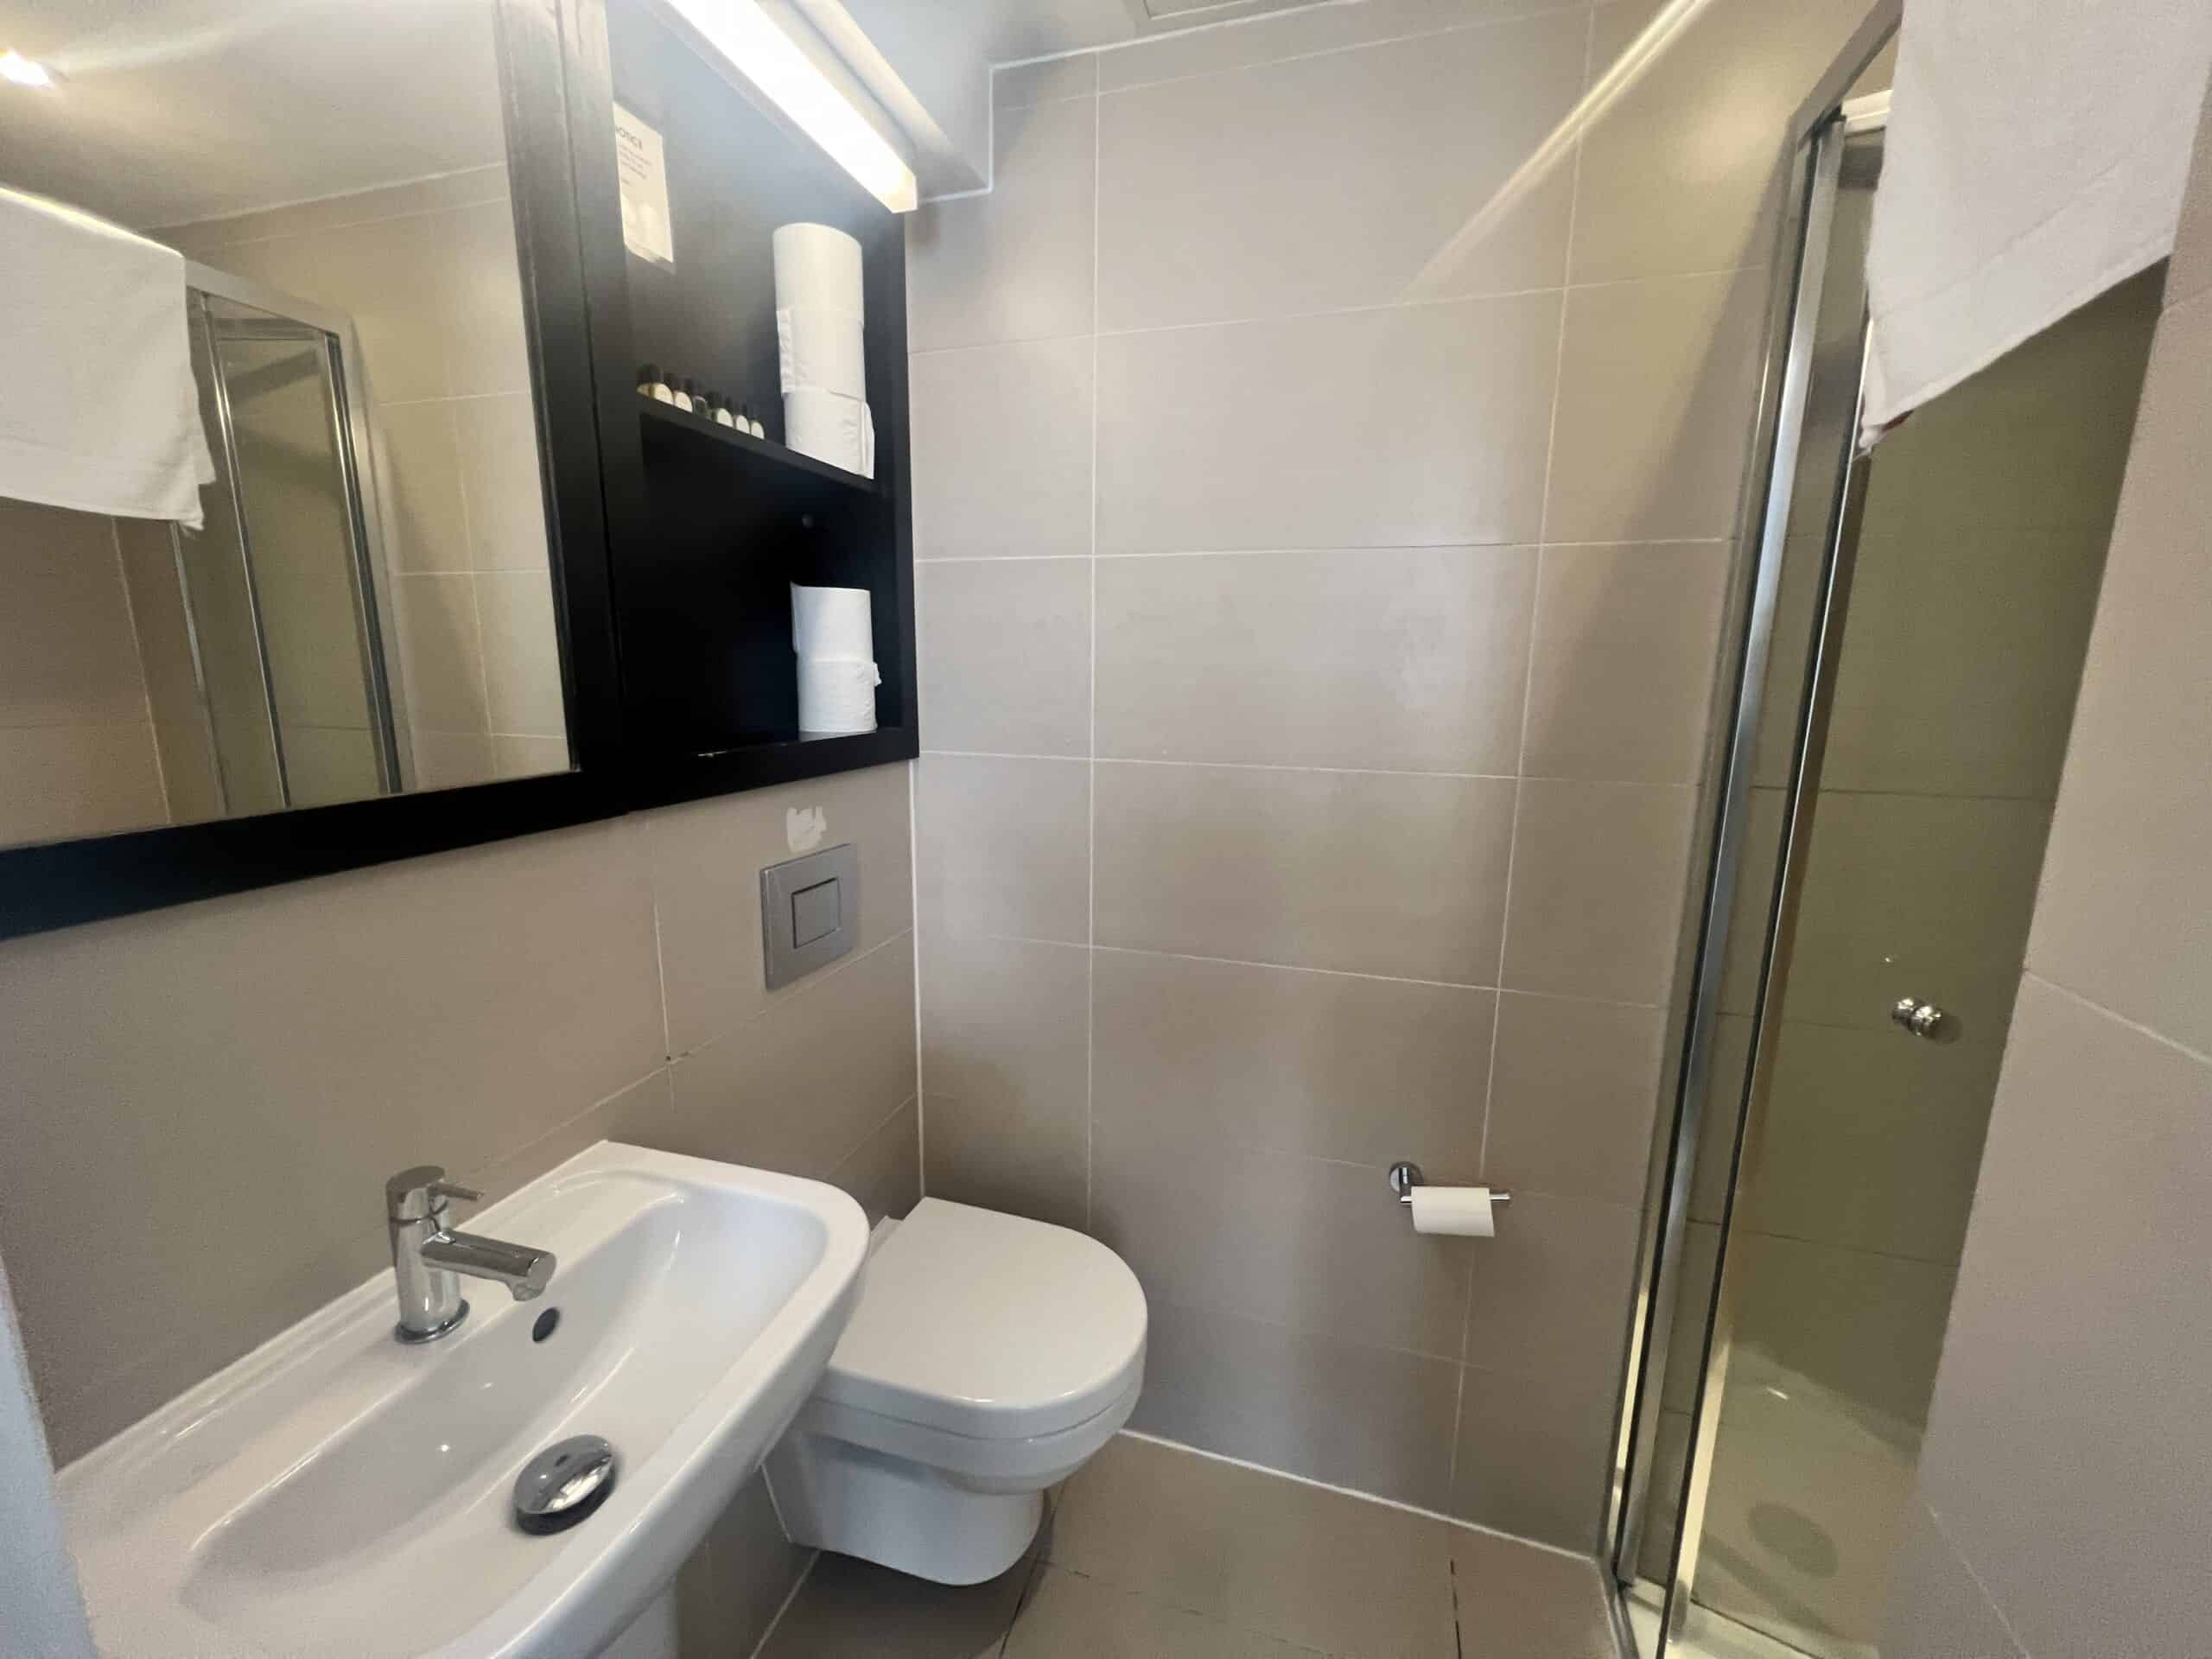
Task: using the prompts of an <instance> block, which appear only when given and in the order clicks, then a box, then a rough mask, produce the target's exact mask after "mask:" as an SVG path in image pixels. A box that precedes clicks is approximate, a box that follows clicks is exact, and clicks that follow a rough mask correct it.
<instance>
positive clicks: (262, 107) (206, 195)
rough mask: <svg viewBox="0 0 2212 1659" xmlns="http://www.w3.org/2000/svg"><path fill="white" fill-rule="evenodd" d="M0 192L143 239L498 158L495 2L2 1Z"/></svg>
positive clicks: (501, 153) (501, 144) (501, 155)
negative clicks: (43, 200)
mask: <svg viewBox="0 0 2212 1659" xmlns="http://www.w3.org/2000/svg"><path fill="white" fill-rule="evenodd" d="M0 47H13V48H15V49H16V50H17V51H19V52H21V53H22V54H23V55H24V56H25V57H28V58H31V59H34V60H37V61H38V62H40V63H42V64H44V65H45V66H46V67H48V69H49V70H51V71H53V72H54V73H55V74H56V75H58V76H59V77H60V78H61V84H60V86H58V87H57V88H56V89H55V90H54V91H52V92H40V91H31V90H27V89H24V88H21V87H16V86H7V85H4V84H0V182H5V183H8V184H11V185H16V186H19V187H21V188H24V189H28V190H33V191H36V192H38V193H39V194H42V195H50V196H55V197H59V198H60V199H61V200H67V201H70V202H73V203H75V204H76V205H78V206H79V207H86V208H88V209H90V210H91V211H92V212H94V213H101V214H104V215H105V216H106V217H108V218H110V219H116V220H118V222H120V223H122V224H124V225H127V226H133V227H134V228H139V229H144V228H149V227H151V226H168V225H178V224H184V223H188V222H189V221H191V220H194V219H212V218H219V217H223V216H226V215H229V214H232V213H244V212H247V211H249V210H251V209H254V208H258V207H275V206H277V205H279V204H282V203H285V202H294V201H305V200H314V199H315V198H318V197H321V196H330V195H339V194H346V193H347V192H351V191H355V190H365V189H368V188H372V187H373V186H376V185H380V184H391V183H395V182H397V181H401V180H404V179H418V178H423V177H426V176H428V175H432V174H437V173H448V172H453V171H456V170H458V169H460V168H467V167H480V166H484V165H486V164H487V163H491V162H500V161H503V160H504V159H505V154H506V151H505V137H504V135H503V131H502V128H501V122H500V112H499V71H498V67H497V64H496V60H494V58H493V48H492V0H0Z"/></svg>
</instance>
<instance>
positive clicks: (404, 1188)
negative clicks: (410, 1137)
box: [384, 1164, 484, 1221]
mask: <svg viewBox="0 0 2212 1659" xmlns="http://www.w3.org/2000/svg"><path fill="white" fill-rule="evenodd" d="M483 1196H484V1195H483V1194H482V1193H481V1192H478V1191H477V1190H476V1189H475V1188H474V1187H473V1186H463V1185H461V1183H460V1182H458V1181H449V1180H448V1179H446V1173H445V1171H444V1169H443V1168H442V1167H441V1166H438V1165H436V1164H417V1165H416V1166H415V1167H414V1168H412V1169H403V1170H401V1171H400V1172H399V1173H398V1174H397V1175H395V1176H393V1177H392V1178H391V1179H390V1180H388V1181H386V1182H385V1184H384V1207H385V1215H386V1216H388V1217H390V1218H391V1219H392V1220H393V1221H421V1220H422V1219H423V1218H424V1217H427V1216H432V1215H435V1214H436V1213H437V1212H438V1211H441V1210H442V1209H444V1208H445V1205H444V1204H443V1203H442V1202H441V1200H442V1199H450V1198H460V1199H461V1200H462V1201H463V1202H465V1203H471V1204H473V1203H474V1202H475V1201H476V1200H477V1199H478V1198H482V1197H483Z"/></svg>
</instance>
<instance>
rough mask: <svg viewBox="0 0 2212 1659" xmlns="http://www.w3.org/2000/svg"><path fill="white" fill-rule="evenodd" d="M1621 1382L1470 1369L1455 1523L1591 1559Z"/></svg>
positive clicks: (1456, 1463)
mask: <svg viewBox="0 0 2212 1659" xmlns="http://www.w3.org/2000/svg"><path fill="white" fill-rule="evenodd" d="M1477 1357H1478V1358H1479V1357H1481V1356H1479V1355H1478V1356H1477ZM1618 1374H1619V1366H1618V1360H1617V1361H1616V1363H1615V1364H1614V1368H1613V1370H1611V1372H1608V1373H1604V1374H1602V1375H1600V1376H1597V1377H1586V1376H1531V1375H1529V1374H1526V1373H1522V1372H1515V1371H1497V1370H1487V1369H1485V1368H1484V1367H1482V1366H1481V1365H1470V1366H1469V1367H1467V1370H1466V1373H1465V1381H1464V1383H1462V1385H1461V1388H1460V1391H1459V1440H1458V1444H1457V1449H1456V1451H1455V1452H1454V1455H1453V1459H1452V1514H1454V1515H1456V1516H1460V1517H1461V1518H1462V1519H1464V1520H1468V1521H1472V1522H1475V1523H1476V1524H1478V1525H1479V1526H1484V1527H1494V1528H1496V1529H1497V1530H1498V1531H1500V1532H1510V1533H1512V1534H1514V1535H1516V1536H1517V1537H1522V1538H1533V1539H1535V1540H1537V1541H1539V1542H1541V1543H1547V1544H1556V1545H1558V1546H1559V1547H1560V1548H1562V1549H1574V1550H1588V1549H1594V1548H1596V1547H1597V1542H1598V1529H1599V1522H1600V1519H1601V1517H1602V1516H1603V1513H1604V1507H1605V1482H1606V1478H1607V1476H1608V1474H1609V1472H1610V1471H1611V1464H1612V1451H1613V1429H1614V1396H1615V1394H1616V1392H1617V1381H1618ZM1467 1651H1468V1652H1469V1654H1470V1655H1472V1654H1477V1653H1479V1652H1480V1651H1481V1649H1479V1648H1476V1647H1473V1646H1471V1645H1470V1647H1469V1648H1468V1649H1467ZM1516 1659H1517V1656H1516ZM1544 1659H1550V1656H1549V1655H1548V1654H1546V1655H1545V1656H1544Z"/></svg>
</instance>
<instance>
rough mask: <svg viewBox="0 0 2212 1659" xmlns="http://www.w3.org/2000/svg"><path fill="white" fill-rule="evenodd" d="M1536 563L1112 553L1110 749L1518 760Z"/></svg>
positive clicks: (1101, 620)
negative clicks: (1125, 555) (1127, 555)
mask: <svg viewBox="0 0 2212 1659" xmlns="http://www.w3.org/2000/svg"><path fill="white" fill-rule="evenodd" d="M1535 571H1536V554H1535V550H1534V549H1531V548H1520V547H1514V548H1471V547H1452V548H1389V549H1382V548H1363V549H1344V550H1330V551H1314V552H1300V553H1264V554H1222V555H1217V556H1194V557H1188V558H1161V559H1152V558H1140V559H1102V560H1100V561H1099V562H1098V621H1097V627H1098V747H1099V752H1100V753H1103V754H1109V755H1116V756H1120V757H1123V758H1128V759H1141V760H1217V761H1219V760H1230V761H1245V762H1255V763H1260V764H1274V765H1283V766H1376V767H1391V768H1402V769H1403V770H1406V771H1411V772H1426V771H1436V772H1493V773H1500V774H1503V775H1507V776H1510V775H1511V774H1512V773H1513V772H1515V771H1516V763H1517V757H1518V755H1519V752H1520V741H1521V699H1522V686H1523V684H1524V683H1525V681H1526V679H1527V670H1528V652H1529V606H1530V601H1531V599H1532V597H1533V595H1534V593H1535ZM946 747H957V746H955V745H952V744H950V743H948V744H947V745H946Z"/></svg>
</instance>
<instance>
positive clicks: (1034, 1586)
mask: <svg viewBox="0 0 2212 1659" xmlns="http://www.w3.org/2000/svg"><path fill="white" fill-rule="evenodd" d="M1312 1651H1313V1649H1310V1648H1294V1647H1292V1646H1291V1645H1290V1643H1287V1642H1278V1641H1276V1640H1275V1639H1274V1637H1270V1636H1261V1635H1259V1634H1257V1633H1256V1632H1255V1631H1252V1630H1243V1629H1240V1628H1239V1627H1237V1626H1236V1625H1234V1624H1229V1623H1228V1622H1227V1621H1225V1620H1224V1619H1219V1618H1211V1617H1209V1616H1208V1615H1206V1614H1205V1613H1193V1612H1188V1611H1185V1610H1184V1609H1182V1608H1180V1607H1171V1606H1169V1605H1167V1604H1166V1602H1164V1601H1154V1599H1152V1598H1151V1597H1149V1596H1145V1595H1140V1594H1138V1593H1137V1592H1135V1591H1134V1590H1123V1589H1121V1588H1119V1587H1117V1586H1114V1585H1110V1584H1102V1583H1100V1582H1099V1581H1098V1580H1096V1579H1089V1578H1085V1577H1084V1576H1083V1574H1081V1573H1071V1572H1068V1571H1067V1570H1066V1569H1065V1568H1063V1567H1039V1569H1038V1573H1037V1577H1036V1578H1035V1579H1034V1580H1033V1581H1032V1582H1031V1584H1030V1586H1029V1588H1028V1589H1027V1590H1026V1591H1025V1592H1023V1594H1022V1602H1021V1615H1020V1618H1019V1619H1017V1620H1016V1621H1015V1623H1014V1628H1013V1629H1012V1630H1009V1631H1008V1632H1007V1638H1006V1649H1005V1656H1006V1659H1041V1656H1045V1655H1058V1656H1061V1659H1103V1656H1108V1655H1112V1654H1121V1653H1143V1654H1150V1655H1153V1656H1155V1659H1300V1656H1303V1655H1306V1654H1309V1653H1311V1652H1312Z"/></svg>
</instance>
